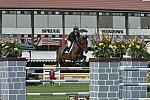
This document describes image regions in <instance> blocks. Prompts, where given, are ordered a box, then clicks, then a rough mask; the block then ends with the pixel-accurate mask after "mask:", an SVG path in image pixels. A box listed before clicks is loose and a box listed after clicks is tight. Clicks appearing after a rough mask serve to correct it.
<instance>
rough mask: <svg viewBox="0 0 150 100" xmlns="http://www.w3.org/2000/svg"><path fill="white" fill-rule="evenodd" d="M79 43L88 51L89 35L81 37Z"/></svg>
mask: <svg viewBox="0 0 150 100" xmlns="http://www.w3.org/2000/svg"><path fill="white" fill-rule="evenodd" d="M79 44H80V46H81V48H82V49H83V50H84V51H85V53H87V52H88V41H87V36H83V37H81V38H80V39H79Z"/></svg>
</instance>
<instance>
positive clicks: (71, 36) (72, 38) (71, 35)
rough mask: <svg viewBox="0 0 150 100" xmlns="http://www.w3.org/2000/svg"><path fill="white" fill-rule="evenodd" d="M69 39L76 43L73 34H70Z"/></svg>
mask: <svg viewBox="0 0 150 100" xmlns="http://www.w3.org/2000/svg"><path fill="white" fill-rule="evenodd" d="M70 39H71V41H72V42H76V38H75V35H74V33H73V32H71V33H70Z"/></svg>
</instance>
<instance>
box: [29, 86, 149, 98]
mask: <svg viewBox="0 0 150 100" xmlns="http://www.w3.org/2000/svg"><path fill="white" fill-rule="evenodd" d="M27 92H29V93H60V92H89V84H88V83H87V84H86V83H83V84H82V83H74V84H71V83H70V84H61V85H58V84H54V85H50V84H46V85H38V86H27ZM147 97H148V98H150V92H148V94H147ZM27 100H69V96H27Z"/></svg>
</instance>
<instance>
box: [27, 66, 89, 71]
mask: <svg viewBox="0 0 150 100" xmlns="http://www.w3.org/2000/svg"><path fill="white" fill-rule="evenodd" d="M25 69H26V70H82V69H83V70H89V67H55V68H46V67H26V68H25Z"/></svg>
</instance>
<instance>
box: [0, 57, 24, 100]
mask: <svg viewBox="0 0 150 100" xmlns="http://www.w3.org/2000/svg"><path fill="white" fill-rule="evenodd" d="M0 65H1V66H0V67H1V68H0V75H1V76H0V80H1V82H0V87H1V88H0V91H1V99H2V100H26V79H25V77H26V72H25V66H26V59H25V58H14V57H10V58H0Z"/></svg>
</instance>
